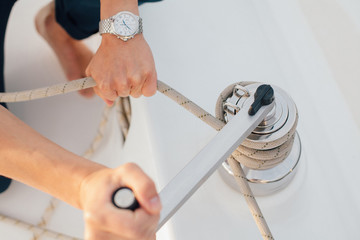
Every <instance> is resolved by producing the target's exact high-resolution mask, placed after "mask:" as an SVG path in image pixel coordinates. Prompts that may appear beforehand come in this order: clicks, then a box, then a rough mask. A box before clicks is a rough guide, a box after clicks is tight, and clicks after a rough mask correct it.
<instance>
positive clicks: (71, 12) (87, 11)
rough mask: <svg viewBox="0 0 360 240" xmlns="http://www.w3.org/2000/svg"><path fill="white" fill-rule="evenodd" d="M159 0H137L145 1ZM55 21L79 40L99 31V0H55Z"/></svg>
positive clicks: (155, 0)
mask: <svg viewBox="0 0 360 240" xmlns="http://www.w3.org/2000/svg"><path fill="white" fill-rule="evenodd" d="M157 1H160V0H139V5H141V4H143V3H145V2H157ZM55 12H56V20H57V22H58V23H59V24H60V25H61V26H62V27H63V28H64V29H65V30H66V31H67V32H68V33H69V35H70V36H71V37H73V38H75V39H78V40H81V39H84V38H87V37H89V36H91V35H92V34H94V33H97V32H98V31H99V21H100V0H55Z"/></svg>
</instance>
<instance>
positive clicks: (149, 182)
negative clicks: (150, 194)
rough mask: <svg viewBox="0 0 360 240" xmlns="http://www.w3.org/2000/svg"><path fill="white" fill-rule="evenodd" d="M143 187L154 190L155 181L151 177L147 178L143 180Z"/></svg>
mask: <svg viewBox="0 0 360 240" xmlns="http://www.w3.org/2000/svg"><path fill="white" fill-rule="evenodd" d="M143 188H144V189H147V190H148V191H153V190H155V183H154V182H153V181H152V180H151V179H147V181H144V183H143Z"/></svg>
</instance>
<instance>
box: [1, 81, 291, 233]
mask: <svg viewBox="0 0 360 240" xmlns="http://www.w3.org/2000/svg"><path fill="white" fill-rule="evenodd" d="M248 84H251V83H250V82H242V83H236V84H233V85H231V86H229V87H228V88H226V89H225V90H224V91H223V92H222V93H221V94H220V97H219V100H218V103H217V107H216V117H214V116H213V115H211V114H210V113H208V112H206V111H205V110H204V109H202V108H201V107H199V106H198V105H196V104H195V103H193V102H192V101H191V100H189V99H188V98H186V97H185V96H183V95H182V94H180V93H179V92H177V91H176V90H175V89H173V88H171V87H169V86H168V85H166V84H165V83H163V82H161V81H158V91H159V92H161V93H163V94H164V95H166V96H168V97H169V98H171V99H173V100H174V101H175V102H177V103H178V104H179V105H181V106H182V107H184V108H185V109H187V110H188V111H190V112H191V113H192V114H194V115H195V116H196V117H198V118H199V119H201V120H202V121H204V122H205V123H206V124H208V125H209V126H211V127H212V128H214V129H216V130H217V131H220V130H221V128H222V127H223V126H224V125H225V124H226V123H225V118H224V108H223V103H224V101H226V99H227V98H228V97H229V94H231V92H232V93H233V92H234V87H235V86H237V85H241V86H244V87H246V86H247V85H248ZM94 86H96V83H95V81H94V80H93V79H92V78H91V77H87V78H83V79H79V80H74V81H71V82H67V83H65V84H58V85H55V86H51V87H45V88H40V89H34V90H29V91H21V92H15V93H0V102H20V101H28V100H34V99H39V98H43V97H49V96H55V95H59V94H64V93H67V92H72V91H78V90H82V89H86V88H90V87H94ZM116 109H117V115H118V120H119V124H120V126H121V131H122V133H123V136H124V139H125V138H126V135H127V132H128V129H129V126H130V119H131V118H130V117H131V109H130V103H129V99H128V98H121V99H119V100H118V101H117V102H116ZM108 111H109V109H108V108H106V109H105V111H104V112H105V113H106V112H108ZM104 115H106V114H104ZM106 122H107V120H103V121H102V123H101V124H100V127H99V129H101V128H104V124H105V123H106ZM296 125H297V114H296V121H295V124H293V126H292V127H291V129H290V130H289V131H288V132H287V133H286V134H284V135H283V136H280V137H278V138H276V139H275V140H272V141H268V142H265V143H261V144H260V143H257V142H254V141H251V140H249V139H247V140H245V141H244V142H243V143H242V144H241V146H239V147H238V148H237V150H236V151H234V152H233V153H232V154H231V156H229V158H228V159H227V162H228V163H229V165H230V166H231V168H232V171H233V173H234V176H235V178H236V181H237V182H238V184H239V187H240V190H241V192H242V194H243V195H244V197H245V199H246V202H247V203H248V205H249V208H250V211H251V213H252V215H253V217H254V219H255V222H256V224H257V226H258V228H259V230H260V232H261V235H262V237H263V238H264V239H273V236H272V234H271V232H270V229H269V227H268V225H267V223H266V221H265V218H264V217H263V215H262V213H261V210H260V208H259V206H258V204H257V202H256V200H255V197H254V196H253V193H252V191H251V189H250V187H249V185H248V182H247V179H246V177H245V175H244V172H243V170H242V167H241V165H240V163H241V164H243V165H244V166H246V167H249V168H254V169H266V168H270V167H273V166H276V165H277V164H279V163H281V162H282V161H283V160H284V159H285V158H286V157H287V155H288V154H289V152H290V150H291V147H292V144H293V139H294V134H295V130H296ZM101 139H102V131H101V130H99V131H98V135H97V137H96V138H95V139H94V141H93V143H92V145H91V148H90V149H89V150H88V151H87V153H86V154H85V156H86V157H89V156H90V155H91V154H92V153H93V152H94V151H95V149H96V148H97V146H98V142H99V141H101ZM47 215H49V214H47ZM0 216H1V215H0ZM1 219H2V220H4V219H5V220H6V219H7V220H9V219H11V218H9V217H6V216H1V217H0V220H1ZM17 222H18V221H17ZM27 226H31V225H29V224H27ZM42 226H46V224H44V222H42ZM26 228H28V229H30V228H29V227H26ZM33 228H34V229H35V228H36V226H33ZM61 235H62V234H60V233H59V236H61Z"/></svg>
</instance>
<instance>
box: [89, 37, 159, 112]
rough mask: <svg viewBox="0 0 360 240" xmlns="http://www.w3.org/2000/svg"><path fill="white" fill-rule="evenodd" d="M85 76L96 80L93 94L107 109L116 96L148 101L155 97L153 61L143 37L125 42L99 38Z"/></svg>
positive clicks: (111, 38)
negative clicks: (142, 96) (99, 41)
mask: <svg viewBox="0 0 360 240" xmlns="http://www.w3.org/2000/svg"><path fill="white" fill-rule="evenodd" d="M86 75H88V76H91V77H93V78H94V79H95V81H96V83H97V86H96V87H95V88H94V90H95V92H96V93H97V94H98V95H99V96H100V97H101V98H102V99H103V100H104V101H105V102H106V103H107V104H108V105H112V104H113V102H114V100H115V99H116V98H117V97H118V96H121V97H126V96H129V95H131V96H133V97H140V96H141V95H144V96H146V97H149V96H152V95H154V94H155V93H156V81H157V75H156V70H155V63H154V58H153V56H152V53H151V50H150V47H149V45H148V44H147V42H146V41H145V39H144V37H143V35H142V34H137V35H135V37H134V38H133V39H130V40H128V41H127V42H124V41H122V40H121V39H118V38H117V37H116V36H114V35H111V34H104V35H102V41H101V45H100V47H99V49H98V51H97V52H96V54H95V56H94V57H93V59H92V60H91V62H90V64H89V66H88V67H87V69H86Z"/></svg>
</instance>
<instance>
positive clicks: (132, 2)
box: [100, 0, 139, 19]
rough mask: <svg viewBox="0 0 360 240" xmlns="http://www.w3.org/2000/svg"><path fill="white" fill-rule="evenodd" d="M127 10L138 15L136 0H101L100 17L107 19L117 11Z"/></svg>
mask: <svg viewBox="0 0 360 240" xmlns="http://www.w3.org/2000/svg"><path fill="white" fill-rule="evenodd" d="M121 11H129V12H132V13H133V14H135V15H139V8H138V1H137V0H101V7H100V19H107V18H109V17H111V16H113V15H115V14H116V13H118V12H121Z"/></svg>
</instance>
